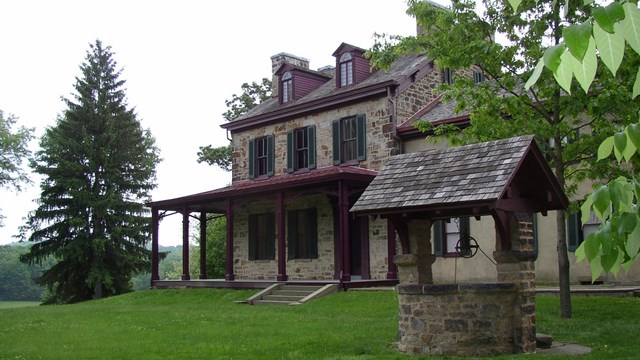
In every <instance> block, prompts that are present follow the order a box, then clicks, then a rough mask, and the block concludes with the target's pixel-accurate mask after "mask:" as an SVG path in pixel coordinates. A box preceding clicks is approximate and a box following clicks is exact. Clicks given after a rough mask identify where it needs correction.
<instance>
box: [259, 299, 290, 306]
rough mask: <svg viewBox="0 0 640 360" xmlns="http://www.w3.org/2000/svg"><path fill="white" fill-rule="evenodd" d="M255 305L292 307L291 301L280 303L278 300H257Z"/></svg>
mask: <svg viewBox="0 0 640 360" xmlns="http://www.w3.org/2000/svg"><path fill="white" fill-rule="evenodd" d="M253 305H284V306H289V305H291V301H278V300H255V301H253Z"/></svg>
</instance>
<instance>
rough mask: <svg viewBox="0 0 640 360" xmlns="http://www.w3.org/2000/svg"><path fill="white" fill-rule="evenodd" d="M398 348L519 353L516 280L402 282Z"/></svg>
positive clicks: (445, 352)
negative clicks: (515, 325) (515, 319)
mask: <svg viewBox="0 0 640 360" xmlns="http://www.w3.org/2000/svg"><path fill="white" fill-rule="evenodd" d="M398 295H399V296H398V300H399V305H400V314H399V321H398V350H400V351H402V352H406V353H409V354H414V355H416V354H429V355H440V356H442V355H446V356H488V355H498V354H510V353H512V352H513V338H512V336H511V334H512V328H513V317H512V313H513V304H514V302H515V299H516V289H515V286H514V285H513V284H460V285H456V284H450V285H403V284H400V285H398Z"/></svg>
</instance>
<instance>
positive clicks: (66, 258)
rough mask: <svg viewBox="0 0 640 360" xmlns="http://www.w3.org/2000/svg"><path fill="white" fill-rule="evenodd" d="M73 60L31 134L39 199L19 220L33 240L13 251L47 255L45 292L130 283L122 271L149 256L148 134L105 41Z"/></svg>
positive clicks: (92, 294) (73, 294)
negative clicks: (57, 107)
mask: <svg viewBox="0 0 640 360" xmlns="http://www.w3.org/2000/svg"><path fill="white" fill-rule="evenodd" d="M80 70H81V76H79V77H77V78H76V82H75V85H74V89H75V94H74V95H73V96H72V98H70V99H65V100H64V101H65V103H66V106H67V109H66V110H65V111H64V113H63V114H62V115H61V116H60V117H59V118H58V119H57V122H56V124H55V125H54V126H53V127H49V128H47V129H46V131H45V134H44V135H43V137H42V139H41V140H40V150H39V151H37V152H36V154H35V160H34V161H33V164H32V168H33V170H34V171H35V172H36V173H38V174H40V175H41V176H42V177H43V180H42V182H41V183H40V189H41V193H40V199H39V200H38V207H37V209H36V210H35V211H34V212H32V213H31V214H29V216H28V222H27V224H26V225H25V227H24V228H23V231H24V234H25V235H26V234H27V233H28V232H30V233H31V234H30V236H29V239H28V240H29V241H31V242H33V243H34V244H33V245H32V246H31V248H30V251H29V252H28V253H27V254H25V255H23V256H22V257H21V260H22V261H24V262H29V263H40V262H42V261H43V260H44V259H46V258H48V257H53V258H55V259H56V260H57V262H56V264H55V265H54V266H52V267H51V268H50V269H48V270H46V271H45V272H44V273H43V274H42V276H41V277H40V278H39V279H38V281H39V283H41V284H43V285H46V286H47V287H48V289H49V292H50V298H49V299H48V301H49V302H59V303H72V302H77V301H82V300H87V299H91V298H100V297H102V296H109V295H115V294H120V293H123V292H127V291H130V290H131V277H132V276H133V275H134V274H136V273H138V272H143V271H145V270H148V268H149V266H150V257H151V251H150V250H148V249H147V248H146V244H147V243H148V241H149V238H150V230H151V226H150V225H151V221H150V216H149V211H148V209H147V208H146V206H145V202H146V201H148V200H149V199H150V191H151V190H152V189H153V188H154V187H155V186H156V184H155V174H156V172H155V167H156V164H157V163H158V162H159V155H158V149H157V148H156V147H155V140H154V138H153V136H152V135H151V133H150V131H149V130H145V129H143V128H142V126H141V124H140V121H139V120H138V118H137V115H136V113H135V111H134V109H132V108H129V106H128V104H127V101H126V96H125V92H124V88H123V86H124V84H125V81H124V80H121V79H120V75H121V72H122V70H121V69H119V68H118V67H117V63H116V61H115V60H114V58H113V52H112V51H111V48H110V47H109V46H104V45H103V44H102V42H100V41H99V40H97V41H96V42H95V43H94V44H92V45H90V48H89V50H88V51H87V54H86V58H85V61H84V62H83V63H82V64H81V66H80Z"/></svg>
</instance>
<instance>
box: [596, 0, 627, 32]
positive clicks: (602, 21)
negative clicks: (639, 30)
mask: <svg viewBox="0 0 640 360" xmlns="http://www.w3.org/2000/svg"><path fill="white" fill-rule="evenodd" d="M593 18H594V19H595V21H596V23H597V25H599V26H600V27H601V28H602V29H604V30H605V31H606V32H608V33H613V32H614V31H615V30H614V24H615V23H616V22H618V21H620V20H622V19H624V10H623V8H622V5H621V4H620V3H618V2H612V3H611V4H609V5H607V6H606V7H600V6H596V7H595V8H593Z"/></svg>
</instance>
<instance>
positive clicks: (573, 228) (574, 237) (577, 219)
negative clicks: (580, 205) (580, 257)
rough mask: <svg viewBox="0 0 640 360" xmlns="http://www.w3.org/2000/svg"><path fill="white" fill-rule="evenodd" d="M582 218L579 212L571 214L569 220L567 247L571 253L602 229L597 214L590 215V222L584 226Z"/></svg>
mask: <svg viewBox="0 0 640 360" xmlns="http://www.w3.org/2000/svg"><path fill="white" fill-rule="evenodd" d="M581 217H582V213H581V212H577V213H573V214H569V217H568V218H567V231H568V233H567V235H568V236H567V247H568V248H569V251H576V249H577V248H578V246H580V244H582V242H583V241H584V240H585V239H586V238H587V237H589V235H590V234H592V233H594V232H596V231H597V230H598V228H599V227H600V219H598V217H597V216H596V214H595V213H593V212H592V213H591V214H589V220H588V221H587V222H586V223H584V224H582V222H581Z"/></svg>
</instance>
